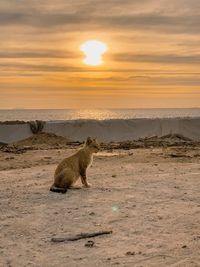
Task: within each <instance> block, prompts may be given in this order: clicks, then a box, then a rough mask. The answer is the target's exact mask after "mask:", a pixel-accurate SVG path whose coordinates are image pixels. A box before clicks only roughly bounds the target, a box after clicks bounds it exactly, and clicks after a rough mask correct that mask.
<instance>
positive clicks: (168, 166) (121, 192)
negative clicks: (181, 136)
mask: <svg viewBox="0 0 200 267" xmlns="http://www.w3.org/2000/svg"><path fill="white" fill-rule="evenodd" d="M27 145H29V149H25V150H23V149H22V150H21V152H20V150H19V149H18V152H17V150H15V149H14V150H13V151H11V150H10V151H8V152H9V153H8V152H5V151H3V150H1V151H0V180H1V194H0V217H1V218H0V221H1V224H0V239H1V243H0V266H20V267H22V266H24V267H25V266H26V267H27V266H34V267H36V266H37V267H39V266H42V267H46V266H47V267H50V266H52V267H53V266H54V267H55V266H69V267H74V266H77V267H79V266H89V267H90V266H91V267H93V266H103V267H104V266H137V267H139V266H143V267H144V266H147V267H151V266H155V267H162V266H173V267H175V266H176V267H194V266H200V253H199V250H200V164H199V163H200V145H199V144H195V145H194V144H193V145H187V146H185V145H183V144H182V145H180V146H171V147H169V146H167V147H166V146H164V147H154V146H150V147H149V148H137V149H130V150H125V149H115V148H113V147H112V148H110V147H109V150H108V149H106V148H105V149H104V150H103V151H101V152H99V153H98V154H97V155H95V157H94V161H93V165H92V167H91V168H90V169H89V170H88V181H89V182H90V183H91V184H92V187H91V188H89V189H86V188H83V189H80V190H68V192H67V193H66V194H58V193H53V192H50V191H49V187H50V185H51V183H52V181H53V173H54V170H55V168H56V165H57V164H58V162H59V161H60V160H61V159H63V158H64V157H66V156H68V155H71V154H72V153H73V152H74V151H76V150H77V149H78V148H79V147H77V146H67V145H65V146H63V148H61V147H54V146H51V147H48V148H47V147H42V148H41V147H34V148H33V147H32V146H30V143H28V144H27V143H26V146H27ZM101 230H112V231H113V233H112V234H110V235H105V236H99V237H95V238H90V239H82V240H79V241H74V242H68V243H52V242H51V238H52V237H64V236H68V235H74V234H79V233H82V232H88V233H90V232H96V231H101ZM88 240H92V241H94V244H93V246H92V247H90V246H89V247H88V246H87V244H88Z"/></svg>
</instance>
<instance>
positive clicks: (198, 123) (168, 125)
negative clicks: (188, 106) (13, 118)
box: [0, 118, 200, 143]
mask: <svg viewBox="0 0 200 267" xmlns="http://www.w3.org/2000/svg"><path fill="white" fill-rule="evenodd" d="M42 131H43V132H46V133H53V134H56V135H59V136H63V137H66V138H67V139H69V140H71V141H84V140H85V139H86V138H87V137H88V136H91V137H97V138H98V140H99V141H100V142H111V141H117V142H119V141H124V140H138V139H139V138H149V137H152V136H158V137H160V136H164V135H168V134H180V135H183V136H185V137H187V138H190V139H192V140H194V141H199V140H200V118H169V119H128V120H121V119H116V120H103V121H99V120H71V121H53V122H45V124H44V126H43V130H42ZM32 135H33V133H32V131H31V129H30V124H29V123H23V124H19V123H16V124H15V123H14V122H13V123H12V124H8V123H1V124H0V142H3V143H11V142H15V141H19V140H23V139H25V138H28V137H30V136H32Z"/></svg>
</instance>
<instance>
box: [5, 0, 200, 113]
mask: <svg viewBox="0 0 200 267" xmlns="http://www.w3.org/2000/svg"><path fill="white" fill-rule="evenodd" d="M88 40H99V41H102V42H103V43H105V44H106V45H107V47H108V50H107V52H106V53H105V54H104V56H103V60H104V63H103V64H102V65H99V66H89V65H86V64H84V63H83V60H84V55H83V53H82V52H81V51H80V46H81V44H83V43H84V42H86V41H88ZM149 107H155V108H159V107H178V108H180V107H200V1H199V0H190V1H188V0H176V1H174V0H73V1H72V0H56V1H55V0H48V1H47V0H43V1H38V0H32V1H28V0H1V1H0V108H1V109H7V108H149Z"/></svg>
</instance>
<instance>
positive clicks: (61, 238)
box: [51, 231, 112, 242]
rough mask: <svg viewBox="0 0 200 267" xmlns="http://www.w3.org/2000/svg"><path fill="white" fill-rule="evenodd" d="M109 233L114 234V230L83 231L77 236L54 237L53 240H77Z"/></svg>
mask: <svg viewBox="0 0 200 267" xmlns="http://www.w3.org/2000/svg"><path fill="white" fill-rule="evenodd" d="M108 234H112V231H100V232H96V233H81V234H78V235H75V236H68V237H67V236H66V237H52V238H51V241H52V242H66V241H76V240H79V239H83V238H90V237H95V236H99V235H108Z"/></svg>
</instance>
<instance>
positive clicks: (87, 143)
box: [86, 137, 92, 145]
mask: <svg viewBox="0 0 200 267" xmlns="http://www.w3.org/2000/svg"><path fill="white" fill-rule="evenodd" d="M91 143H92V138H91V137H88V138H87V141H86V145H89V144H91Z"/></svg>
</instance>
